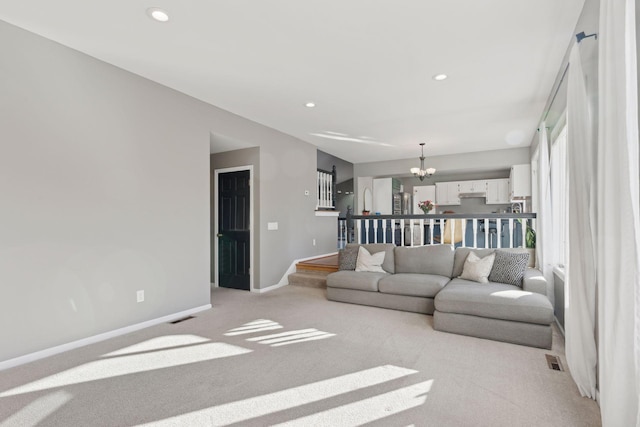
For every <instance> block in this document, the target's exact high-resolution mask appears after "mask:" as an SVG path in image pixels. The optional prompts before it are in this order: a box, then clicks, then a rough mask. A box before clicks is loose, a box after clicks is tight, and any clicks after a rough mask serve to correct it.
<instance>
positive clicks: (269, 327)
mask: <svg viewBox="0 0 640 427" xmlns="http://www.w3.org/2000/svg"><path fill="white" fill-rule="evenodd" d="M275 329H282V325H280V324H279V323H278V322H274V321H272V320H267V319H258V320H254V321H253V322H249V323H245V324H244V325H242V326H240V327H238V328H233V329H229V331H227V333H226V334H224V335H225V336H227V337H233V336H236V335H244V334H253V333H256V332H266V331H273V330H275Z"/></svg>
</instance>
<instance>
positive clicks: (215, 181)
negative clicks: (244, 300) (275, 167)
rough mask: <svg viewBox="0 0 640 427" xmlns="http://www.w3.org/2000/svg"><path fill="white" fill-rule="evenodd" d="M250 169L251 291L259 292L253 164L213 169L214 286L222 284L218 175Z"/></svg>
mask: <svg viewBox="0 0 640 427" xmlns="http://www.w3.org/2000/svg"><path fill="white" fill-rule="evenodd" d="M247 170H248V171H249V292H257V290H256V289H255V288H254V284H253V272H254V271H255V270H254V268H253V259H254V256H253V254H254V251H255V247H254V244H253V230H254V225H255V224H254V222H253V204H254V203H253V200H254V199H253V165H246V166H235V167H231V168H220V169H214V170H213V174H214V177H213V192H214V196H213V197H215V199H214V200H215V206H216V208H215V212H214V213H213V223H214V225H213V239H214V242H215V243H214V244H215V254H216V256H215V259H214V279H215V283H214V286H215V287H216V288H217V287H218V286H219V284H220V272H219V270H218V268H219V266H218V259H219V257H220V254H219V252H220V246H219V242H218V212H219V209H220V206H218V205H219V203H218V175H219V174H221V173H228V172H240V171H247Z"/></svg>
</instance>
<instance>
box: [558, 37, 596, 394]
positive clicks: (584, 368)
mask: <svg viewBox="0 0 640 427" xmlns="http://www.w3.org/2000/svg"><path fill="white" fill-rule="evenodd" d="M592 126H593V122H592V117H591V111H590V108H589V100H588V97H587V92H586V86H585V80H584V73H583V71H582V63H581V59H580V47H579V45H578V44H577V43H576V44H574V46H573V48H572V49H571V55H570V58H569V80H568V85H567V129H568V131H567V193H568V200H569V203H568V217H569V220H568V239H567V240H568V243H567V248H566V249H567V263H566V268H565V335H566V338H565V342H566V344H565V351H566V356H567V363H568V364H569V370H570V371H571V375H572V376H573V379H574V381H575V382H576V384H577V385H578V389H579V390H580V393H581V394H582V395H583V396H588V397H591V398H596V363H597V354H596V341H595V322H596V321H595V317H596V314H595V313H596V312H595V304H596V253H595V243H596V228H595V227H596V198H595V196H596V157H595V143H594V141H593V130H592Z"/></svg>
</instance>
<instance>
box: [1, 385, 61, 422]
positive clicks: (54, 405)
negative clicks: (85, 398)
mask: <svg viewBox="0 0 640 427" xmlns="http://www.w3.org/2000/svg"><path fill="white" fill-rule="evenodd" d="M71 399H73V395H72V394H71V393H67V392H66V391H63V390H60V391H56V392H54V393H50V394H47V395H45V396H42V397H39V398H37V399H36V400H34V401H33V402H31V403H29V404H28V405H26V406H25V407H23V408H22V409H20V410H19V411H17V412H16V413H15V414H12V415H11V416H10V417H9V418H7V419H6V420H4V421H2V422H0V427H5V426H6V427H9V426H35V425H38V424H40V423H41V422H42V421H44V419H45V418H47V417H48V416H49V415H51V414H53V413H54V412H55V411H57V410H58V409H60V408H61V407H63V406H64V405H66V404H67V402H69V401H70V400H71Z"/></svg>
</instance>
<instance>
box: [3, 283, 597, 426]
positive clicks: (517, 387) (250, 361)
mask: <svg viewBox="0 0 640 427" xmlns="http://www.w3.org/2000/svg"><path fill="white" fill-rule="evenodd" d="M324 292H325V291H324V290H322V289H314V288H304V287H294V286H287V287H284V288H281V289H278V290H276V291H273V292H270V293H267V294H262V295H258V294H250V293H248V292H243V291H235V290H228V289H216V290H215V291H214V292H213V294H212V302H213V307H214V308H213V309H212V310H209V311H207V312H204V313H200V314H199V315H197V317H196V318H194V319H191V320H188V321H185V322H182V323H178V324H175V325H171V324H163V325H158V326H155V327H152V328H148V329H145V330H143V331H139V332H137V333H133V334H129V335H127V336H123V337H119V338H115V339H112V340H109V341H105V342H102V343H98V344H94V345H91V346H87V347H84V348H82V349H78V350H74V351H70V352H67V353H64V354H61V355H58V356H54V357H51V358H48V359H44V360H41V361H37V362H34V363H31V364H28V365H23V366H20V367H17V368H13V369H11V370H7V371H3V372H0V425H2V426H5V425H6V426H29V425H43V426H49V425H51V426H130V425H144V424H147V425H171V426H173V425H184V426H199V425H204V426H208V425H237V426H241V425H242V426H266V425H299V426H351V425H369V426H409V425H415V426H592V425H594V426H595V425H600V416H599V410H598V406H597V404H596V403H595V402H594V401H592V400H589V399H585V398H582V397H580V396H579V394H578V391H577V389H576V387H575V385H574V384H573V382H572V380H571V377H570V375H569V373H568V372H558V371H552V370H550V369H549V368H548V367H547V364H546V360H545V353H553V354H559V355H561V356H562V361H563V362H564V354H563V350H564V344H563V342H562V340H561V336H558V335H556V336H554V348H553V350H552V351H545V350H540V349H534V348H529V347H523V346H517V345H512V344H505V343H498V342H493V341H487V340H481V339H477V338H470V337H464V336H458V335H453V334H447V333H443V332H436V331H434V330H433V328H432V318H431V316H425V315H420V314H414V313H405V312H399V311H392V310H385V309H380V308H374V307H365V306H358V305H350V304H343V303H337V302H331V301H327V300H326V297H325V295H324Z"/></svg>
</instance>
